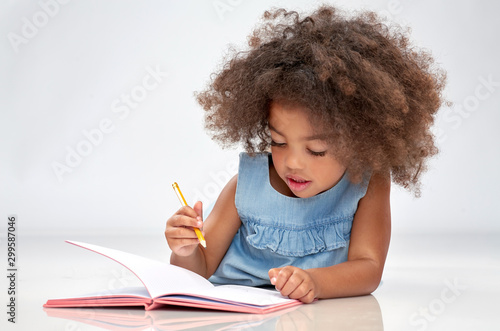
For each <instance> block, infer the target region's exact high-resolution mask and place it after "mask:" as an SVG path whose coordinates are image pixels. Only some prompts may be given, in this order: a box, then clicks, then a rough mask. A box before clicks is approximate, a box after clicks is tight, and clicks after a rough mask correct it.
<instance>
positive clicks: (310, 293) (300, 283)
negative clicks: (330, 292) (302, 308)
mask: <svg viewBox="0 0 500 331" xmlns="http://www.w3.org/2000/svg"><path fill="white" fill-rule="evenodd" d="M269 279H270V280H271V284H273V285H274V286H275V287H276V289H277V290H278V291H280V293H281V294H282V295H284V296H287V297H289V298H290V299H298V300H300V301H302V302H303V303H311V302H313V301H314V299H316V298H317V297H318V287H317V285H316V283H315V282H314V280H313V279H312V277H311V275H310V274H309V273H308V272H307V271H306V270H303V269H300V268H297V267H293V266H287V267H283V268H274V269H271V270H269Z"/></svg>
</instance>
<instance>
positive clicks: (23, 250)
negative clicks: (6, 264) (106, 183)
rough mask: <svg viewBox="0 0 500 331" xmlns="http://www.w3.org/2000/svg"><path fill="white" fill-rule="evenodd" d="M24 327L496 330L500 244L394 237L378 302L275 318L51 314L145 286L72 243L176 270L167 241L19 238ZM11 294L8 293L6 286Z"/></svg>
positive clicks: (322, 304)
mask: <svg viewBox="0 0 500 331" xmlns="http://www.w3.org/2000/svg"><path fill="white" fill-rule="evenodd" d="M19 239H20V240H19V251H18V257H19V264H18V265H19V272H18V283H17V288H18V296H17V304H18V307H17V309H18V310H17V323H16V325H15V328H12V325H9V324H7V321H6V318H3V319H2V321H1V322H0V326H1V329H2V330H5V329H6V328H4V325H6V326H8V328H7V330H10V329H13V330H14V329H19V330H28V329H36V330H75V331H76V330H82V331H83V330H103V329H104V330H125V329H126V330H229V329H230V330H287V331H288V330H420V331H422V330H497V329H498V325H500V316H499V314H498V309H496V308H495V307H496V306H497V304H496V299H497V298H498V297H499V295H500V282H499V279H500V277H499V276H500V235H499V234H482V235H471V234H467V235H453V234H447V235H438V234H433V235H393V239H392V242H391V248H390V252H389V256H388V260H387V264H386V268H385V272H384V277H383V283H382V284H381V286H380V287H379V288H378V289H377V290H376V291H375V292H374V293H373V295H370V296H363V297H355V298H342V299H334V300H320V301H317V302H315V303H314V304H310V305H302V306H299V307H295V308H292V309H290V310H284V311H280V312H276V313H273V314H268V315H249V314H237V313H224V312H215V311H207V310H197V309H183V308H165V309H159V310H154V311H147V312H146V311H144V310H142V309H92V308H90V309H43V308H42V305H43V303H45V301H46V300H47V299H49V298H57V297H67V296H71V295H75V296H76V295H79V294H84V293H89V292H94V291H96V289H97V290H100V289H103V288H120V287H127V286H138V285H140V283H138V280H137V279H136V278H135V276H134V275H133V274H132V273H130V272H129V271H128V270H126V269H125V268H123V267H122V266H121V265H119V264H117V263H115V262H113V261H110V260H108V259H106V258H104V257H100V256H96V254H93V253H90V252H87V251H85V250H81V249H78V248H75V247H71V245H69V244H66V243H64V239H71V240H77V241H83V242H89V243H93V244H97V245H102V246H106V247H111V248H116V249H119V250H123V251H127V252H130V253H134V254H138V255H142V256H147V257H150V258H153V259H157V260H162V261H165V262H166V261H168V257H169V250H168V247H167V245H166V244H165V242H164V238H163V234H159V235H158V236H154V237H152V236H139V235H136V236H83V235H73V236H70V237H68V238H66V237H65V238H62V237H38V238H36V237H28V236H24V237H21V238H19ZM2 288H4V289H5V288H7V282H6V279H3V280H2Z"/></svg>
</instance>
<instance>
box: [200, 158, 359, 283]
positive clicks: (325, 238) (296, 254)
mask: <svg viewBox="0 0 500 331" xmlns="http://www.w3.org/2000/svg"><path fill="white" fill-rule="evenodd" d="M270 159H271V154H269V153H258V154H256V155H255V156H253V157H251V156H249V155H248V154H246V153H241V154H240V165H239V171H238V184H237V188H236V197H235V204H236V209H237V211H238V215H239V217H240V220H241V227H240V228H239V230H238V232H237V233H236V235H235V236H234V238H233V241H232V242H231V245H230V246H229V249H228V251H227V252H226V255H225V256H224V258H223V259H222V261H221V263H220V265H219V267H218V268H217V270H216V271H215V273H214V274H213V275H212V277H210V279H209V280H210V281H211V282H213V283H217V284H239V285H249V286H261V285H270V284H271V283H270V281H269V276H268V271H269V269H271V268H278V267H284V266H288V265H293V266H296V267H299V268H301V269H310V268H320V267H328V266H332V265H335V264H338V263H341V262H344V261H347V251H348V248H349V239H350V235H351V227H352V221H353V218H354V214H355V212H356V209H357V206H358V202H359V200H360V199H361V198H362V197H363V196H364V195H365V193H366V189H367V182H366V181H365V182H362V183H360V184H354V183H352V182H350V181H349V179H348V175H347V174H344V175H343V177H342V178H341V180H340V181H339V182H338V183H337V184H336V185H335V186H334V187H332V188H331V189H329V190H328V191H325V192H322V193H320V194H318V195H316V196H313V197H310V198H294V197H288V196H285V195H283V194H281V193H279V192H277V191H276V190H275V189H274V188H273V187H272V186H271V183H270V180H269V164H270V162H271V160H270Z"/></svg>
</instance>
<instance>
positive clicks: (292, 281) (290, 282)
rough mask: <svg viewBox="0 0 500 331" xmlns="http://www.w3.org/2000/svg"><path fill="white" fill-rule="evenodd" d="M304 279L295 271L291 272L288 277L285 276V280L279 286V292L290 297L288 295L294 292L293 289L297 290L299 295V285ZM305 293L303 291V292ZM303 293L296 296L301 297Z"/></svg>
mask: <svg viewBox="0 0 500 331" xmlns="http://www.w3.org/2000/svg"><path fill="white" fill-rule="evenodd" d="M303 281H304V279H303V278H302V277H300V275H298V274H297V273H296V272H293V273H292V274H291V275H290V276H289V277H288V278H287V281H286V283H285V284H284V285H283V286H282V287H281V290H280V292H281V294H282V295H284V296H287V297H290V295H291V294H292V293H293V292H294V291H297V290H299V291H298V292H297V293H298V294H299V295H300V294H301V292H300V289H299V287H300V285H301V284H302V282H303ZM304 294H305V293H304ZM304 294H302V295H300V296H298V297H302V296H303V295H304ZM298 297H293V298H292V297H290V298H291V299H297V298H298Z"/></svg>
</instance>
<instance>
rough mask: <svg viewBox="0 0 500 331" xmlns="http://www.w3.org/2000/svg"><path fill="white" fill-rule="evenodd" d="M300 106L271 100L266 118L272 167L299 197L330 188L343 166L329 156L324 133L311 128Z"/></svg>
mask: <svg viewBox="0 0 500 331" xmlns="http://www.w3.org/2000/svg"><path fill="white" fill-rule="evenodd" d="M304 110H305V109H304V108H303V107H301V106H292V105H284V104H281V103H279V102H275V101H273V102H272V103H271V106H270V110H269V120H268V122H269V130H270V132H271V139H272V141H271V152H272V158H273V163H274V168H275V169H276V172H277V173H278V175H279V177H280V178H281V179H282V180H283V181H284V182H285V183H286V185H287V186H288V188H289V189H290V190H291V192H292V193H293V194H294V195H295V196H297V197H300V198H308V197H312V196H315V195H316V194H319V193H321V192H324V191H326V190H328V189H330V188H332V187H333V186H334V185H335V184H336V183H337V182H338V181H339V180H340V179H341V178H342V175H343V174H344V172H345V170H346V168H345V167H344V166H342V165H341V164H340V163H339V162H337V160H336V159H335V158H334V157H333V155H332V152H331V149H330V147H329V145H328V144H327V142H326V141H325V140H324V138H325V136H326V135H325V134H319V135H318V134H317V133H315V132H314V130H313V129H312V127H311V124H310V123H309V119H308V117H307V115H306V113H305V111H304Z"/></svg>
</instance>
